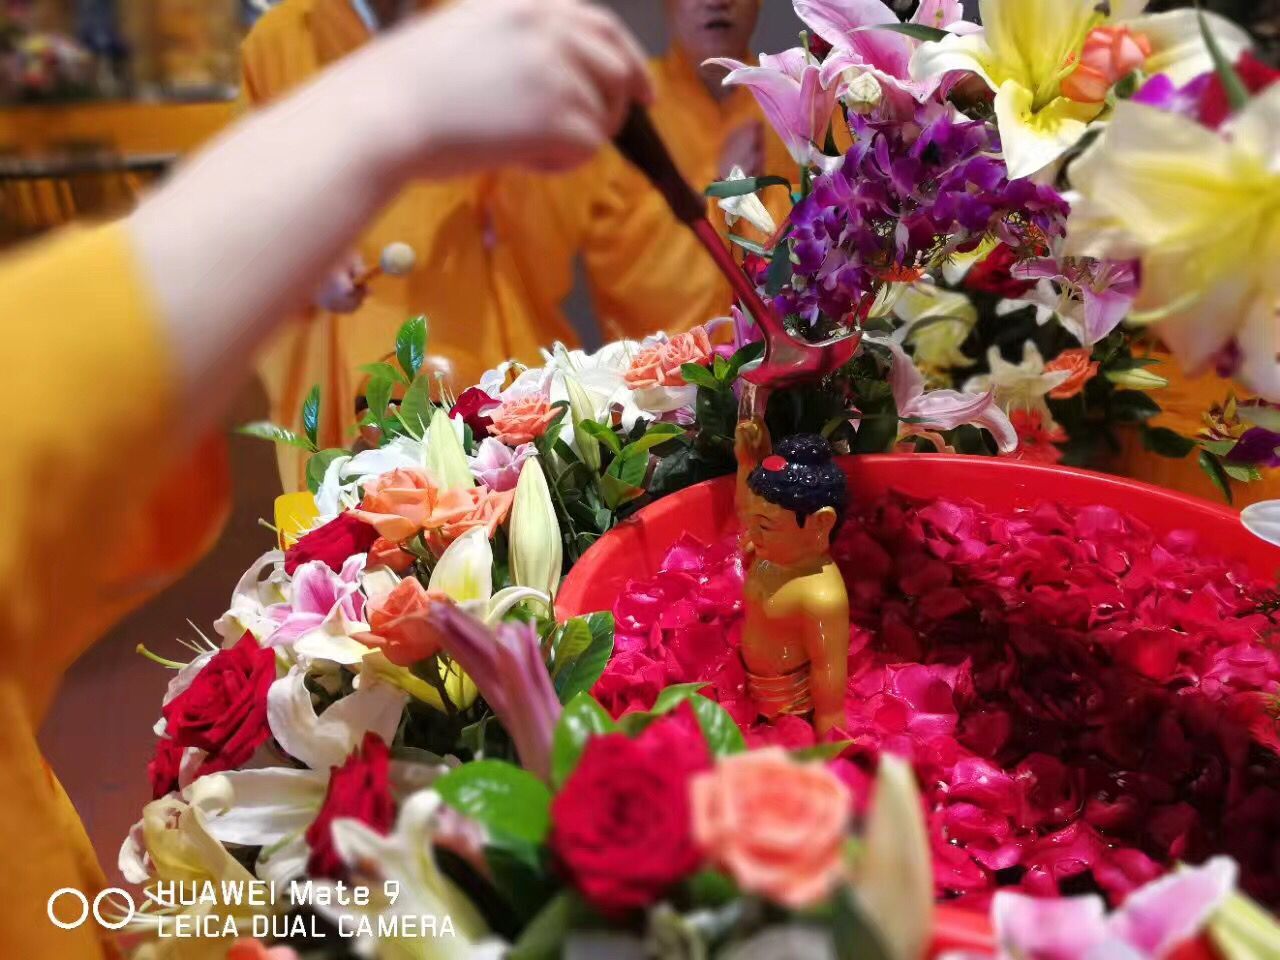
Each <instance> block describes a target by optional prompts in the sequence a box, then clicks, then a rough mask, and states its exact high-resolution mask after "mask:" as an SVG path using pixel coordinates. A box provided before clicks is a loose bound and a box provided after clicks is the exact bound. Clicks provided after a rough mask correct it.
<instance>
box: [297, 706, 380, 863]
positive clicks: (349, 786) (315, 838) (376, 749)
mask: <svg viewBox="0 0 1280 960" xmlns="http://www.w3.org/2000/svg"><path fill="white" fill-rule="evenodd" d="M390 770H391V751H390V750H388V749H387V745H386V743H384V742H383V740H382V738H381V737H380V736H378V735H377V734H376V733H373V732H369V733H366V734H365V735H364V742H363V743H362V744H361V745H360V747H359V748H358V749H357V750H356V751H355V752H354V753H352V754H351V756H349V757H347V762H346V763H344V764H343V765H342V766H340V767H333V768H332V770H331V772H330V775H329V790H328V792H327V793H325V795H324V803H323V804H322V805H321V807H320V813H319V814H318V815H317V816H316V819H315V822H314V823H312V824H311V826H309V827H307V845H308V846H309V847H310V848H311V857H310V858H309V859H308V860H307V873H308V874H309V875H310V876H313V877H328V878H329V879H331V880H341V879H343V878H344V877H345V876H346V874H347V868H346V865H345V864H343V862H342V858H341V857H339V856H338V851H337V849H336V848H335V847H334V844H333V821H334V820H338V819H344V818H345V819H351V820H359V821H360V822H361V823H363V824H364V825H365V826H367V827H369V828H370V829H372V830H376V831H377V832H378V833H381V834H383V835H384V836H385V835H386V834H388V833H390V832H391V828H392V827H393V826H395V822H396V803H395V800H393V799H392V798H391V786H390V783H389V779H388V777H389V773H390Z"/></svg>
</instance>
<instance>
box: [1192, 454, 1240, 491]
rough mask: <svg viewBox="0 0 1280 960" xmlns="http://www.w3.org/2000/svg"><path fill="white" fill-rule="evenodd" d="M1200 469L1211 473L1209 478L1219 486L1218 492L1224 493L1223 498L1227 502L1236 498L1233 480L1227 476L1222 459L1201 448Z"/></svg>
mask: <svg viewBox="0 0 1280 960" xmlns="http://www.w3.org/2000/svg"><path fill="white" fill-rule="evenodd" d="M1200 469H1201V470H1203V471H1204V472H1205V473H1207V474H1208V475H1209V479H1210V480H1212V481H1213V485H1214V486H1215V487H1217V488H1218V492H1219V493H1221V494H1222V496H1223V499H1225V500H1226V501H1227V503H1231V502H1232V500H1233V499H1234V498H1233V496H1232V493H1231V481H1230V480H1229V479H1228V478H1227V472H1226V471H1225V470H1223V469H1222V461H1221V460H1219V459H1218V458H1217V457H1215V456H1214V455H1213V454H1212V453H1210V452H1209V451H1208V450H1201V451H1200Z"/></svg>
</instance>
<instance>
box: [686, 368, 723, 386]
mask: <svg viewBox="0 0 1280 960" xmlns="http://www.w3.org/2000/svg"><path fill="white" fill-rule="evenodd" d="M680 375H681V376H683V377H684V379H685V382H686V383H691V384H693V385H694V386H696V387H706V388H707V389H708V390H718V389H720V381H719V380H717V379H716V376H715V374H714V373H712V372H711V371H710V370H708V369H707V368H706V367H704V366H702V365H701V364H697V363H686V364H684V365H683V366H681V367H680Z"/></svg>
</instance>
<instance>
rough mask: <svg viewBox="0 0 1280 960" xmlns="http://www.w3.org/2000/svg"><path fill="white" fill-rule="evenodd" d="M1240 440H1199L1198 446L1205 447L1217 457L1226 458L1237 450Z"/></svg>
mask: <svg viewBox="0 0 1280 960" xmlns="http://www.w3.org/2000/svg"><path fill="white" fill-rule="evenodd" d="M1238 442H1239V441H1238V440H1197V441H1196V446H1199V447H1203V448H1204V449H1205V450H1208V451H1209V452H1210V453H1212V454H1213V455H1214V456H1215V457H1225V456H1226V455H1227V454H1229V453H1230V452H1231V451H1232V450H1234V449H1235V448H1236V444H1237V443H1238Z"/></svg>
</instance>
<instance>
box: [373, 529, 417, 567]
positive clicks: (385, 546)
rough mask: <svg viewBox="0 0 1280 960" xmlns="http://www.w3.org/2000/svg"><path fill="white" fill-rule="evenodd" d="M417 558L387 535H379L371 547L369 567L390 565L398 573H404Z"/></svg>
mask: <svg viewBox="0 0 1280 960" xmlns="http://www.w3.org/2000/svg"><path fill="white" fill-rule="evenodd" d="M416 559H417V558H416V557H415V556H414V555H413V554H412V553H410V552H409V551H408V550H404V549H402V548H401V547H400V544H398V543H393V542H392V541H390V540H388V539H387V538H386V537H379V538H378V539H377V540H375V541H373V546H372V547H370V548H369V561H368V565H369V567H371V568H372V567H388V568H390V569H391V570H393V571H394V572H396V573H404V572H405V571H406V570H408V569H409V568H410V567H412V566H413V563H414V561H415V560H416Z"/></svg>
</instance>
